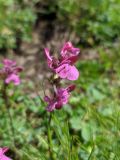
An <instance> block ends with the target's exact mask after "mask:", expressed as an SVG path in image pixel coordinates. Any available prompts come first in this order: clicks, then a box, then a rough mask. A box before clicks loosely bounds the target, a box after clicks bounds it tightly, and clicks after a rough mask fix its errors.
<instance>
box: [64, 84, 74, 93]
mask: <svg viewBox="0 0 120 160" xmlns="http://www.w3.org/2000/svg"><path fill="white" fill-rule="evenodd" d="M75 87H76V86H75V85H74V84H72V85H70V86H68V87H67V88H66V90H67V91H68V92H71V91H73V90H74V89H75Z"/></svg>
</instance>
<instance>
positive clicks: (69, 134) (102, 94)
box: [0, 47, 120, 160]
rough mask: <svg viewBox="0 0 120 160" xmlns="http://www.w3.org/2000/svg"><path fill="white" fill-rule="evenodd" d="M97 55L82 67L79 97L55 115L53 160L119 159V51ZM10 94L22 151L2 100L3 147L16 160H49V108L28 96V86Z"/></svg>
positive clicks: (0, 130)
mask: <svg viewBox="0 0 120 160" xmlns="http://www.w3.org/2000/svg"><path fill="white" fill-rule="evenodd" d="M97 50H98V53H99V58H98V59H94V60H91V61H90V60H82V61H80V62H79V63H78V68H79V70H80V72H81V76H80V78H79V80H78V81H77V82H76V85H77V88H76V92H74V95H73V96H71V98H70V103H69V104H68V105H66V106H64V107H63V109H62V110H56V111H55V112H54V113H53V115H52V121H51V127H50V130H49V134H50V137H51V149H52V152H53V155H54V160H56V159H59V160H108V159H110V160H119V158H120V145H119V143H120V142H119V131H120V118H119V117H120V100H119V94H120V91H119V86H120V83H119V79H120V52H119V47H116V48H111V50H105V49H104V48H98V49H97ZM25 85H26V84H25ZM28 86H29V84H28ZM26 87H27V86H26ZM13 91H14V94H13ZM8 93H9V96H10V102H11V108H10V113H11V115H12V119H13V124H14V128H15V139H16V143H17V147H16V148H15V147H14V145H13V137H12V133H11V130H10V125H9V117H8V112H7V110H6V108H5V105H4V101H3V99H2V96H1V94H0V106H1V107H0V119H1V120H0V126H1V127H0V146H9V147H10V150H11V156H13V159H14V160H16V159H18V160H19V159H20V160H31V159H34V160H38V159H40V160H48V159H49V151H48V139H47V126H48V113H47V112H46V111H45V104H44V102H43V101H42V99H41V98H40V97H39V96H36V97H35V98H31V97H30V95H26V94H25V93H24V84H23V85H21V86H19V87H17V88H15V89H13V86H10V87H9V90H8Z"/></svg>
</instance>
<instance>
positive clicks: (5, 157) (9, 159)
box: [0, 155, 12, 160]
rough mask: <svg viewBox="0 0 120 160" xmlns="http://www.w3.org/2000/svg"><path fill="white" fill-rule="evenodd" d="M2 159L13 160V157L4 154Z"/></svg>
mask: <svg viewBox="0 0 120 160" xmlns="http://www.w3.org/2000/svg"><path fill="white" fill-rule="evenodd" d="M0 160H12V159H11V158H9V157H7V156H5V155H3V156H2V159H0Z"/></svg>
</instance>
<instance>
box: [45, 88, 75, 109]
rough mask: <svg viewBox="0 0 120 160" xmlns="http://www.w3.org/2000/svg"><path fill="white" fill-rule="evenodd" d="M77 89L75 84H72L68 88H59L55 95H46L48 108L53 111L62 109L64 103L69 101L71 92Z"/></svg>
mask: <svg viewBox="0 0 120 160" xmlns="http://www.w3.org/2000/svg"><path fill="white" fill-rule="evenodd" d="M74 89H75V85H71V86H69V87H67V88H60V89H57V92H56V93H55V96H54V97H53V98H50V97H48V96H45V97H44V100H45V102H47V103H48V106H47V108H46V110H47V111H48V112H52V111H53V110H55V109H61V108H62V107H63V105H64V104H67V103H68V99H69V96H70V92H71V91H72V90H74Z"/></svg>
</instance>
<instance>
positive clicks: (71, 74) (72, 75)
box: [67, 66, 79, 81]
mask: <svg viewBox="0 0 120 160" xmlns="http://www.w3.org/2000/svg"><path fill="white" fill-rule="evenodd" d="M78 77H79V71H78V70H77V68H76V67H75V66H69V71H68V73H67V79H68V80H71V81H74V80H77V79H78Z"/></svg>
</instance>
